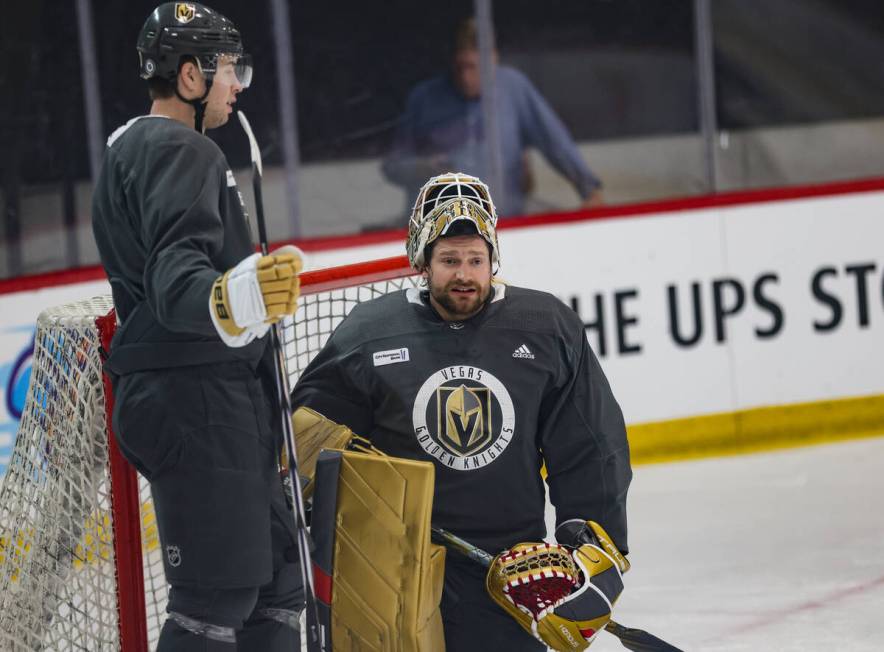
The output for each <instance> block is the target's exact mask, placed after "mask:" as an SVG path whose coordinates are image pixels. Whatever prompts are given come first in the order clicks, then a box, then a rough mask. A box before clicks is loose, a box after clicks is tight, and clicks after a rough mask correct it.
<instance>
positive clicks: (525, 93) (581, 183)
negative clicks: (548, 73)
mask: <svg viewBox="0 0 884 652" xmlns="http://www.w3.org/2000/svg"><path fill="white" fill-rule="evenodd" d="M515 79H516V80H518V81H517V85H518V86H519V91H520V92H519V93H518V97H519V107H520V113H521V116H522V120H521V127H522V131H523V136H524V138H525V141H526V143H527V144H528V145H530V146H533V147H536V148H537V149H539V150H540V151H541V152H542V153H543V156H544V157H545V158H546V160H547V161H549V163H550V165H552V166H553V167H554V168H555V169H556V170H558V172H559V173H560V174H562V175H563V176H564V177H565V178H567V179H568V180H569V181H570V182H571V184H572V185H573V186H574V188H575V189H576V190H577V193H578V194H579V195H580V196H581V197H582V198H584V199H585V198H586V197H588V196H589V195H590V194H592V192H593V191H594V190H595V189H596V188H599V187H601V185H602V182H601V181H600V180H599V178H598V177H597V176H596V175H595V174H593V172H592V170H590V169H589V166H587V165H586V162H585V161H584V160H583V157H582V156H581V154H580V151H579V150H578V149H577V145H575V144H574V140H573V139H572V138H571V134H570V133H568V129H567V127H565V125H564V123H562V121H561V120H560V119H559V117H558V116H557V115H556V113H555V111H553V109H552V107H551V106H550V105H549V103H548V102H547V101H546V100H545V99H544V98H543V96H542V95H541V94H540V92H539V91H538V90H537V89H536V88H535V87H534V85H533V84H531V82H530V81H528V79H527V78H525V77H523V76H521V75H519V76H518V77H517V78H515Z"/></svg>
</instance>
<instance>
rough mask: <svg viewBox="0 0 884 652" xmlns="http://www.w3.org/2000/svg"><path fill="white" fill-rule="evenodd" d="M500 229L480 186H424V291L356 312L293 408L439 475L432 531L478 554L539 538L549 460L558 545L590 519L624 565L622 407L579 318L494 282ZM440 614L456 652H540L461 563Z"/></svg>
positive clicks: (313, 368)
mask: <svg viewBox="0 0 884 652" xmlns="http://www.w3.org/2000/svg"><path fill="white" fill-rule="evenodd" d="M496 221H497V218H496V212H495V209H494V204H493V203H492V200H491V197H490V195H489V193H488V188H487V187H486V186H485V184H484V183H482V182H481V181H479V180H478V179H476V178H474V177H470V176H466V175H462V174H454V173H449V174H444V175H441V176H437V177H433V178H432V179H430V180H429V181H428V182H427V183H426V184H425V185H424V186H423V188H422V189H421V191H420V193H419V194H418V197H417V201H416V202H415V205H414V209H413V212H412V215H411V221H410V224H409V233H408V240H407V251H408V256H409V259H410V261H411V264H412V266H413V267H414V269H415V270H417V271H418V272H420V274H421V275H422V276H423V280H424V282H425V285H426V288H425V289H423V290H420V289H417V288H414V289H409V290H405V291H403V292H397V293H392V294H389V295H385V296H383V297H380V298H378V299H374V300H372V301H369V302H366V303H363V304H360V305H357V306H356V307H355V308H354V309H353V311H352V312H351V313H350V315H349V316H348V317H347V318H346V319H345V320H344V321H343V322H342V323H341V324H340V326H338V328H337V329H336V330H335V332H334V333H333V334H332V336H331V338H330V339H329V341H328V343H327V344H326V345H325V347H324V348H323V350H322V351H321V352H320V353H319V354H318V355H317V356H316V358H315V359H314V360H313V361H312V362H311V364H310V365H309V366H308V367H307V369H306V370H305V371H304V373H303V375H302V376H301V378H300V379H299V382H298V384H297V386H296V387H295V389H294V391H293V405H295V406H308V407H311V408H313V409H314V410H316V411H318V412H320V413H321V414H323V415H324V416H326V417H328V418H330V419H332V420H333V421H336V422H338V423H342V424H345V425H347V426H349V427H350V428H351V429H352V430H353V431H354V432H355V433H357V434H360V435H364V436H367V437H368V438H369V439H370V440H371V442H372V444H373V445H374V446H376V447H377V448H379V449H380V450H382V451H383V452H385V453H387V454H388V455H393V456H397V457H407V458H412V459H418V460H430V461H432V462H434V464H435V467H436V475H435V477H436V484H435V498H434V505H433V523H434V525H436V526H438V527H441V528H444V529H446V530H449V531H451V532H453V533H455V534H457V535H459V536H461V537H463V538H465V539H467V540H469V541H470V542H472V543H474V544H477V545H478V546H479V547H481V548H484V549H485V550H488V551H492V552H494V551H498V550H502V549H505V548H509V547H510V546H513V545H514V544H516V543H519V542H521V541H539V540H541V539H543V537H544V536H545V534H546V528H545V524H544V511H545V510H544V506H545V505H544V502H545V501H544V487H543V480H542V478H541V466H542V465H543V463H544V462H545V463H546V468H547V473H548V475H547V480H546V481H547V484H548V485H549V493H550V498H551V500H552V503H553V505H554V506H555V508H556V523H557V530H556V535H557V538H558V540H559V542H560V543H563V544H567V545H579V544H580V543H582V542H589V541H592V540H593V535H592V533H591V532H590V531H589V530H588V528H587V526H586V521H587V520H588V519H592V520H594V521H597V522H598V523H600V524H601V525H602V526H603V527H604V528H605V529H606V530H607V532H608V533H609V534H610V535H611V537H612V539H613V541H614V544H615V545H616V546H617V547H618V548H619V550H620V551H622V552H623V553H626V552H628V547H627V541H626V492H627V488H628V486H629V483H630V480H631V478H632V471H631V467H630V462H629V448H628V444H627V441H626V432H625V426H624V422H623V416H622V413H621V411H620V407H619V406H618V404H617V402H616V400H615V399H614V396H613V394H612V392H611V389H610V387H609V385H608V381H607V380H606V378H605V375H604V373H603V372H602V369H601V367H600V366H599V363H598V360H597V359H596V357H595V355H594V354H593V352H592V351H591V350H590V347H589V344H588V342H587V338H586V335H585V332H584V328H583V324H582V323H581V321H580V319H579V318H578V316H577V315H576V314H575V313H574V312H573V311H572V310H571V309H569V308H568V307H566V306H565V305H564V304H563V303H561V302H560V301H559V300H558V299H556V298H555V297H553V296H552V295H549V294H546V293H544V292H538V291H534V290H528V289H523V288H519V287H513V286H507V285H504V284H502V283H500V282H498V281H497V280H495V278H494V276H493V270H494V269H495V267H496V266H497V265H498V263H499V250H498V242H497V235H496V232H495V226H496ZM538 255H544V254H542V253H541V252H538ZM441 609H442V617H443V621H444V630H445V642H446V646H447V649H448V650H449V651H452V652H462V651H465V650H476V651H481V652H488V651H489V650H543V649H545V646H544V645H542V644H541V643H539V642H538V641H537V640H535V639H534V638H532V636H531V635H530V634H528V633H526V632H525V631H524V630H523V629H521V627H520V626H519V625H518V624H517V623H516V621H515V620H513V619H511V618H510V617H509V616H508V615H507V614H506V613H505V612H504V611H503V610H502V609H500V608H499V607H498V606H497V605H495V604H494V603H493V602H492V601H491V599H490V598H489V596H488V595H487V593H486V592H485V586H484V570H483V569H481V568H479V567H478V566H476V565H475V564H473V563H472V562H470V561H466V560H463V559H462V558H461V557H460V556H458V555H455V554H451V555H448V560H447V562H446V571H445V590H444V593H443V597H442V605H441Z"/></svg>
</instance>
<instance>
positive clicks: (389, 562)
mask: <svg viewBox="0 0 884 652" xmlns="http://www.w3.org/2000/svg"><path fill="white" fill-rule="evenodd" d="M433 478H434V469H433V465H432V464H431V463H428V462H416V461H413V460H405V459H400V458H394V457H387V456H380V455H375V454H366V453H357V452H352V451H340V450H324V451H322V452H321V453H320V454H319V456H318V460H317V463H316V476H315V490H314V496H313V518H312V524H311V533H312V535H313V540H314V542H315V543H316V553H315V555H314V562H315V563H314V570H315V573H316V578H317V587H318V588H319V587H323V589H322V591H319V590H318V591H317V597H318V598H319V600H320V602H321V603H322V604H323V605H324V613H325V618H326V622H327V625H328V627H329V630H330V632H329V633H330V638H331V642H332V649H333V650H335V651H336V652H343V651H350V650H359V651H362V650H379V651H380V650H383V651H390V652H444V650H445V643H444V636H443V633H442V618H441V614H440V612H439V602H440V600H441V596H442V581H443V574H444V571H445V550H444V548H442V547H441V546H437V545H435V544H432V543H430V517H431V514H432V508H433Z"/></svg>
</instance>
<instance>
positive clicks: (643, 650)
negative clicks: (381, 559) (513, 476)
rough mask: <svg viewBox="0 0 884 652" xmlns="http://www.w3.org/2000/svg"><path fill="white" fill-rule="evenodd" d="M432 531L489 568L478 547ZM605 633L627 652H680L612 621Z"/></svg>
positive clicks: (487, 556)
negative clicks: (629, 651) (614, 638)
mask: <svg viewBox="0 0 884 652" xmlns="http://www.w3.org/2000/svg"><path fill="white" fill-rule="evenodd" d="M432 530H433V534H434V535H435V536H436V538H437V540H439V541H441V542H442V543H444V544H445V546H446V547H448V548H451V549H452V550H455V551H457V552H459V553H460V554H462V555H464V556H466V557H468V558H469V559H472V560H473V561H474V562H476V563H477V564H480V565H481V566H484V567H485V568H488V567H489V566H491V563H492V561H493V560H494V557H493V556H492V555H490V554H488V553H487V552H485V551H484V550H482V549H481V548H479V547H478V546H475V545H473V544H472V543H470V542H469V541H465V540H464V539H461V538H460V537H459V536H457V535H455V534H452V533H451V532H448V531H447V530H443V529H442V528H437V527H434V528H433V529H432ZM605 631H607V632H608V633H610V634H613V635H614V636H616V637H617V638H618V639H620V642H621V643H622V644H623V647H625V648H626V649H627V650H633V651H634V652H681V650H679V649H678V648H677V647H674V646H672V645H670V644H669V643H667V642H666V641H663V640H661V639H659V638H657V637H656V636H654V635H653V634H649V633H648V632H646V631H644V630H641V629H633V628H631V627H624V626H623V625H620V624H619V623H615V622H614V621H613V620H610V621H608V624H607V625H605Z"/></svg>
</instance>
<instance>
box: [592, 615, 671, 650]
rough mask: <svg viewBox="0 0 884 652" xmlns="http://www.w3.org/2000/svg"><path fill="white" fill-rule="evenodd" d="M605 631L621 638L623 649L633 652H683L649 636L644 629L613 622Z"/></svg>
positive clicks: (609, 623) (651, 635)
mask: <svg viewBox="0 0 884 652" xmlns="http://www.w3.org/2000/svg"><path fill="white" fill-rule="evenodd" d="M605 630H606V631H607V632H609V633H611V634H613V635H614V636H616V637H617V638H619V639H620V642H621V643H622V644H623V647H625V648H626V649H627V650H633V652H682V650H680V649H679V648H677V647H675V646H674V645H670V644H669V643H667V642H666V641H664V640H661V639H659V638H657V637H656V636H654V635H653V634H648V632H646V631H644V630H643V629H632V628H631V627H624V626H623V625H621V624H619V623H615V622H614V621H613V620H611V621H609V622H608V624H607V625H605Z"/></svg>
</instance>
